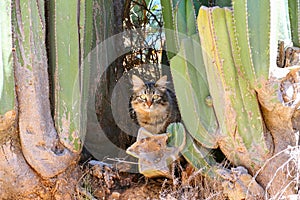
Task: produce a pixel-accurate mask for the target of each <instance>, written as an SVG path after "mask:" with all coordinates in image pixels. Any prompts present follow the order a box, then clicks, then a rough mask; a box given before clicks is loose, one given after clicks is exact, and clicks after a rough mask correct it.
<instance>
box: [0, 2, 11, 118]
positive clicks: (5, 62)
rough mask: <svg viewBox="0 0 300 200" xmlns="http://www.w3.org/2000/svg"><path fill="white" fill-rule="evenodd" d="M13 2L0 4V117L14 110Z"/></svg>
mask: <svg viewBox="0 0 300 200" xmlns="http://www.w3.org/2000/svg"><path fill="white" fill-rule="evenodd" d="M14 98H15V97H14V74H13V62H12V32H11V1H1V2H0V115H4V114H5V113H6V112H8V111H12V110H14Z"/></svg>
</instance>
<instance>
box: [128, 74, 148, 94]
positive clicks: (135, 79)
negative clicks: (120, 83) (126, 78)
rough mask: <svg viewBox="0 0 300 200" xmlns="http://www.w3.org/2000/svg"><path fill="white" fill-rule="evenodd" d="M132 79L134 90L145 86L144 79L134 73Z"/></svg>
mask: <svg viewBox="0 0 300 200" xmlns="http://www.w3.org/2000/svg"><path fill="white" fill-rule="evenodd" d="M131 80H132V85H133V90H134V91H137V90H139V89H141V88H142V87H144V86H145V83H144V81H143V80H142V79H140V78H139V77H138V76H136V75H132V79H131Z"/></svg>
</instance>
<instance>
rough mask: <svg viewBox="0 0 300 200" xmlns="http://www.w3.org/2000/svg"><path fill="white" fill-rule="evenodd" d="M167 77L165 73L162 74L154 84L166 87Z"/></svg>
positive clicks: (162, 87)
mask: <svg viewBox="0 0 300 200" xmlns="http://www.w3.org/2000/svg"><path fill="white" fill-rule="evenodd" d="M167 79H168V77H167V76H166V75H164V76H162V77H161V78H160V79H158V81H156V83H155V86H156V87H158V88H161V89H166V85H167V83H168V82H167Z"/></svg>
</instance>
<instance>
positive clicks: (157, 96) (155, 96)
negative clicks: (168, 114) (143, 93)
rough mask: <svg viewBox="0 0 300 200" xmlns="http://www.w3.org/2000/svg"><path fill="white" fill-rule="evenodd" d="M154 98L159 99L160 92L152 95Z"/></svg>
mask: <svg viewBox="0 0 300 200" xmlns="http://www.w3.org/2000/svg"><path fill="white" fill-rule="evenodd" d="M152 98H153V99H154V100H157V99H159V98H160V96H159V95H158V94H154V95H153V96H152Z"/></svg>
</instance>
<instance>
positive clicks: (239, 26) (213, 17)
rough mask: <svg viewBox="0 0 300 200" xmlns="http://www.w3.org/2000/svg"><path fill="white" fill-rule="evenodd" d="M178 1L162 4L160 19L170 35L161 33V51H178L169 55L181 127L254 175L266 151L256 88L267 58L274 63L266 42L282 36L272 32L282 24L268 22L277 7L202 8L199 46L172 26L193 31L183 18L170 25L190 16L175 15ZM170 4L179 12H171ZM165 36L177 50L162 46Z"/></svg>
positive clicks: (192, 37)
mask: <svg viewBox="0 0 300 200" xmlns="http://www.w3.org/2000/svg"><path fill="white" fill-rule="evenodd" d="M178 2H179V1H178ZM180 2H181V3H176V1H172V4H171V3H167V2H165V3H164V2H162V4H163V5H164V6H165V7H164V9H165V12H166V13H164V15H166V14H167V13H169V12H170V11H169V9H167V8H170V7H171V8H173V15H172V16H171V17H170V16H164V19H165V20H168V21H165V24H166V26H167V27H166V26H165V27H166V28H171V29H172V30H174V32H175V33H172V34H170V33H169V34H166V37H167V48H168V51H171V52H175V53H178V54H177V55H176V56H173V55H172V59H171V72H172V75H173V79H174V86H175V91H176V94H177V98H178V102H179V107H180V111H181V113H182V117H183V121H184V123H185V125H186V128H187V130H188V132H189V134H190V135H191V136H192V137H193V138H194V139H195V140H196V141H197V142H199V143H200V144H201V145H203V146H204V147H206V148H216V147H217V146H219V147H220V149H221V150H222V151H223V153H224V154H225V155H226V157H227V158H228V159H229V160H230V161H231V162H232V163H233V164H235V165H244V166H246V167H247V168H248V169H249V170H250V171H251V172H254V171H256V170H257V169H259V168H260V167H261V166H262V164H263V163H264V161H265V159H266V156H267V155H268V153H269V150H268V148H267V144H266V141H265V139H264V124H263V121H262V118H263V116H262V115H261V111H260V105H259V102H258V100H257V97H256V89H257V88H258V87H261V84H262V81H266V80H267V79H268V76H269V68H270V67H271V65H272V64H274V61H271V59H272V60H274V59H275V60H276V57H275V55H276V51H277V50H276V49H270V47H271V46H270V44H271V43H272V42H273V43H274V42H275V40H277V39H278V37H279V34H282V35H284V36H287V34H283V33H282V32H283V31H281V33H280V31H278V27H280V24H282V23H283V21H280V20H277V21H276V20H274V18H272V20H273V21H271V14H270V13H272V12H271V9H273V10H275V9H277V8H278V7H279V6H280V5H279V3H276V2H275V3H274V2H273V3H272V4H271V3H270V1H260V2H259V3H258V4H259V5H257V2H256V3H254V2H251V1H232V9H231V8H219V7H213V8H207V7H204V6H202V7H201V8H200V10H199V14H198V19H197V25H198V30H199V37H200V40H201V44H200V42H199V39H198V38H197V36H195V35H193V34H192V33H191V32H188V31H186V32H185V33H186V37H184V36H182V35H180V37H179V36H178V35H179V33H180V32H181V33H183V32H184V31H182V30H180V29H176V27H186V28H185V30H195V27H197V26H196V25H195V24H192V23H187V22H186V21H184V20H181V21H178V20H177V21H176V17H177V16H180V15H182V16H191V15H188V14H186V12H183V11H181V10H186V9H184V8H186V7H184V6H183V5H185V4H184V3H183V1H180ZM184 2H186V4H189V3H192V2H191V1H184ZM204 3H205V2H204ZM217 3H220V2H217ZM222 3H224V2H222ZM227 3H228V2H225V3H224V4H227ZM224 4H222V6H224ZM171 5H177V6H178V7H180V6H182V8H181V9H180V8H178V7H176V9H174V6H173V7H172V6H171ZM220 5H221V4H220ZM257 9H259V10H257ZM177 12H182V13H181V14H179V13H177ZM190 12H194V11H192V10H190ZM249 13H251V14H249ZM254 13H258V14H254ZM168 17H169V18H168ZM186 19H189V21H194V20H192V19H190V18H188V17H187V18H186ZM276 19H277V18H276ZM271 22H272V23H273V24H272V25H273V26H272V27H271ZM184 23H185V24H184ZM276 28H277V29H276ZM270 32H272V33H273V34H274V35H275V36H274V35H272V36H271V35H270ZM258 33H259V34H258ZM168 37H170V38H169V39H170V40H174V38H176V39H177V40H175V44H176V46H180V48H178V47H176V48H175V47H173V46H172V45H170V46H168V44H170V40H169V39H168ZM178 38H181V40H178ZM276 44H277V42H276ZM172 48H175V49H172ZM210 98H211V99H210ZM205 100H208V101H209V102H210V103H209V104H207V102H206V101H205ZM209 105H210V107H209ZM189 142H192V140H190V141H189V140H188V139H187V144H188V143H189ZM238 149H239V150H241V151H242V152H243V154H240V153H239V151H238ZM199 157H201V155H199ZM187 160H188V159H187Z"/></svg>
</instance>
